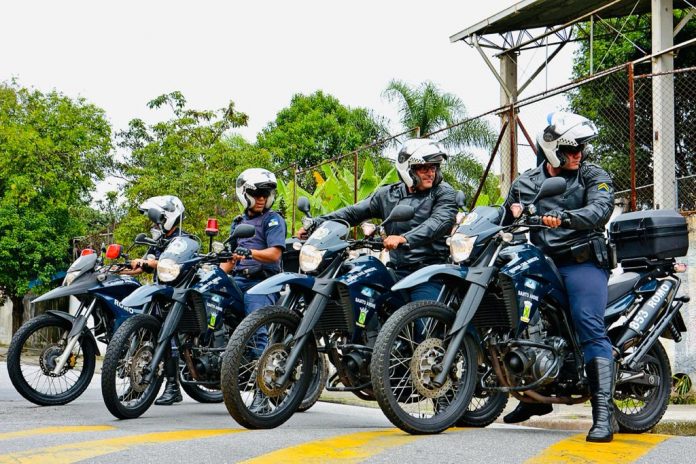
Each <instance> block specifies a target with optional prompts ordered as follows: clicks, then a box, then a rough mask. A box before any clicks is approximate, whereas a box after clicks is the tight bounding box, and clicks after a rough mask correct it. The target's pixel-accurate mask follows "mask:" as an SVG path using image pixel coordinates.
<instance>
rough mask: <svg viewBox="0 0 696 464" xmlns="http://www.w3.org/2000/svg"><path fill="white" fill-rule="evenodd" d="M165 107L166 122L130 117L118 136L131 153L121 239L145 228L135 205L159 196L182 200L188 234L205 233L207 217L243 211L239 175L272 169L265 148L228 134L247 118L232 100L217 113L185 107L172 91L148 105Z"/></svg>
mask: <svg viewBox="0 0 696 464" xmlns="http://www.w3.org/2000/svg"><path fill="white" fill-rule="evenodd" d="M165 105H167V106H169V107H170V109H171V111H172V113H173V117H172V118H171V119H170V120H168V121H162V122H158V123H156V124H153V125H151V126H147V125H146V124H145V123H144V122H143V121H142V120H140V119H134V120H132V121H131V122H130V123H129V126H128V129H127V130H125V131H122V132H120V133H119V134H117V137H118V144H119V146H120V147H122V148H126V149H128V150H129V151H130V155H129V157H128V159H127V161H126V162H125V163H124V165H123V171H124V173H125V175H126V178H127V183H126V186H125V196H126V200H127V204H128V206H129V207H130V208H129V209H128V212H127V213H126V215H125V217H124V218H123V220H122V221H121V222H120V224H119V226H118V227H117V229H116V237H117V239H118V240H120V241H122V242H128V241H131V240H133V237H135V235H137V234H138V233H140V232H143V231H144V230H146V228H149V225H148V220H147V218H146V217H145V216H143V215H141V214H139V212H138V211H137V209H136V208H135V207H136V206H137V205H139V204H140V203H142V202H143V201H144V200H145V199H147V198H149V197H152V196H157V195H176V196H178V197H179V198H180V199H181V201H182V202H183V203H184V206H185V208H186V219H185V221H184V228H185V229H186V230H187V232H189V233H196V234H198V235H199V236H203V229H204V228H205V224H206V222H205V221H206V219H207V218H208V217H209V216H216V217H218V219H219V220H220V224H221V225H223V224H226V223H228V224H229V223H230V222H231V220H232V218H233V217H234V216H236V215H237V214H239V213H240V211H241V207H240V205H239V203H236V197H235V191H234V187H235V185H234V184H235V180H236V178H237V176H238V175H239V173H241V171H243V170H244V169H246V168H249V167H265V168H270V167H271V159H270V155H269V153H268V151H267V150H264V149H258V148H256V147H254V146H253V145H251V144H249V143H248V142H246V141H245V140H244V139H243V138H242V137H241V136H239V135H231V134H229V133H228V131H229V129H231V128H234V127H239V126H243V125H246V122H247V115H246V114H244V113H241V112H238V111H237V110H236V109H235V108H234V103H233V102H230V103H229V105H228V106H227V107H226V108H223V109H221V110H218V111H208V110H206V111H199V110H194V109H189V108H187V107H186V99H185V98H184V96H183V95H182V94H181V93H180V92H172V93H170V94H166V95H161V96H159V97H157V98H155V99H154V100H152V101H150V102H149V103H148V107H150V108H154V109H158V108H161V107H163V106H165ZM223 230H225V229H223Z"/></svg>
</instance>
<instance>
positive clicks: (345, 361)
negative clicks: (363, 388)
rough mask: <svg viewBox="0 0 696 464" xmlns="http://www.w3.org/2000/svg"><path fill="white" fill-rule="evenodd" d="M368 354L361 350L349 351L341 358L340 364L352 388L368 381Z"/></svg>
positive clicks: (369, 357)
mask: <svg viewBox="0 0 696 464" xmlns="http://www.w3.org/2000/svg"><path fill="white" fill-rule="evenodd" d="M371 358H372V357H371V356H370V353H369V352H367V351H363V350H351V351H349V352H348V353H346V354H344V355H343V356H342V357H341V364H342V365H343V370H344V372H345V374H346V375H347V376H348V378H349V379H350V383H351V385H352V386H357V385H362V384H364V383H367V382H369V381H370V361H371Z"/></svg>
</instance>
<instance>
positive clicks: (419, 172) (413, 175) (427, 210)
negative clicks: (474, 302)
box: [298, 139, 457, 301]
mask: <svg viewBox="0 0 696 464" xmlns="http://www.w3.org/2000/svg"><path fill="white" fill-rule="evenodd" d="M445 159H447V152H446V151H445V149H444V148H443V147H442V145H441V144H439V143H437V142H436V141H434V140H431V139H411V140H407V141H406V142H405V143H404V144H403V146H402V147H401V150H400V151H399V154H398V155H397V159H396V163H395V164H396V170H397V172H398V174H399V178H400V179H401V182H398V183H395V184H391V185H385V186H383V187H380V188H379V189H377V190H376V191H375V192H374V193H373V194H372V195H370V196H369V197H368V198H366V199H364V200H362V201H360V202H358V203H356V204H355V205H351V206H346V207H345V208H341V209H339V210H337V211H334V212H332V213H329V214H325V215H323V216H319V217H317V218H315V219H314V221H315V223H316V224H317V225H318V224H321V223H322V222H324V221H328V220H336V219H338V220H344V221H346V222H348V223H349V224H350V225H351V226H356V225H358V224H360V223H361V222H363V221H366V220H368V219H372V218H380V219H382V220H384V219H385V218H387V216H389V214H390V213H391V211H392V210H393V209H394V207H395V206H396V205H409V206H413V208H414V209H415V216H414V217H413V219H411V220H410V221H404V222H395V223H391V224H388V225H387V226H386V233H387V234H388V237H387V238H386V239H385V241H384V245H385V249H387V250H389V263H388V266H389V267H391V268H393V269H394V271H395V273H396V275H397V278H398V279H403V278H404V277H406V276H407V275H409V274H411V273H412V272H414V271H416V270H418V269H420V268H422V267H426V266H428V265H430V264H438V263H444V262H447V258H448V257H449V247H448V246H447V244H446V243H445V238H446V236H447V235H448V234H449V233H450V231H451V229H452V226H453V225H454V221H455V217H456V215H457V205H456V201H455V191H454V189H453V188H452V187H451V186H450V185H449V184H448V183H447V182H444V181H443V179H442V172H441V169H440V165H441V163H442V162H443V161H444V160H445ZM303 234H305V231H304V228H302V229H300V231H299V232H298V235H299V236H300V237H302V235H303ZM401 243H408V244H409V247H408V248H402V247H398V245H400V244H401ZM441 287H442V286H441V285H440V284H436V283H433V282H426V283H422V284H420V285H418V286H416V287H414V288H412V289H411V290H410V292H409V297H410V299H411V301H419V300H436V299H437V297H438V295H439V293H440V289H441Z"/></svg>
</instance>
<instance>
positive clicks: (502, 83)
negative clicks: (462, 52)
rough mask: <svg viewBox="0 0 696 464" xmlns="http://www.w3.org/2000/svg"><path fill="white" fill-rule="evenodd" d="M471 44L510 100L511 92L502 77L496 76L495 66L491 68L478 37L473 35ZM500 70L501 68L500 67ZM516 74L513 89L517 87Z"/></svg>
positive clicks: (491, 64) (491, 65)
mask: <svg viewBox="0 0 696 464" xmlns="http://www.w3.org/2000/svg"><path fill="white" fill-rule="evenodd" d="M472 42H473V44H474V47H476V50H478V52H479V53H480V54H481V57H482V58H483V61H484V62H485V63H486V65H488V68H489V69H490V70H491V72H492V73H493V75H494V76H495V78H496V79H497V80H498V82H499V83H500V88H501V89H503V91H504V92H505V94H506V95H507V96H508V97H509V98H510V99H512V92H511V91H510V89H508V87H507V84H506V83H505V80H504V79H503V77H501V75H500V74H498V71H496V69H495V66H493V63H491V60H489V59H488V57H487V56H486V54H485V53H484V51H483V49H482V48H481V45H479V41H478V36H476V35H475V36H474V37H473V38H472ZM501 68H502V65H501ZM501 73H502V71H501ZM516 73H517V71H515V87H516V86H517V77H516ZM501 106H502V105H501Z"/></svg>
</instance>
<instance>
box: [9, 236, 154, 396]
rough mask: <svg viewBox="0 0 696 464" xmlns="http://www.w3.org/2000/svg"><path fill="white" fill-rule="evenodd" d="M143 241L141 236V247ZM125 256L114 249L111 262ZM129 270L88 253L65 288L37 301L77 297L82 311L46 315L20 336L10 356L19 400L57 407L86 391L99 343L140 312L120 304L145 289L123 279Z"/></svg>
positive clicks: (72, 269) (24, 327)
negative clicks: (123, 271) (137, 290)
mask: <svg viewBox="0 0 696 464" xmlns="http://www.w3.org/2000/svg"><path fill="white" fill-rule="evenodd" d="M143 237H144V235H142V236H140V235H139V236H138V238H137V239H136V243H139V241H142V240H143ZM121 250H122V249H121V246H120V245H115V244H114V245H110V246H109V248H108V249H107V250H106V257H107V258H110V259H117V258H119V257H121V256H122V253H121ZM123 256H126V255H123ZM129 268H130V265H129V263H127V262H126V263H121V264H111V265H104V262H103V256H100V255H99V254H97V253H96V252H95V251H94V250H90V249H87V250H85V251H83V255H82V256H80V257H79V258H78V259H77V260H76V261H75V262H74V263H72V265H71V266H70V267H69V268H68V270H67V274H66V276H65V279H64V280H63V284H62V285H61V286H60V287H58V288H56V289H53V290H51V291H49V292H47V293H45V294H43V295H41V296H40V297H38V298H36V299H34V300H33V301H32V304H35V303H40V302H44V301H50V300H55V299H58V298H63V297H67V296H74V297H76V298H77V299H78V300H79V302H80V306H79V308H78V309H77V311H76V313H75V315H71V314H70V313H69V312H68V310H67V308H66V309H65V310H60V311H58V310H49V311H46V313H44V314H41V315H40V316H37V317H35V318H33V319H31V320H29V321H27V322H25V323H24V324H23V325H22V327H20V328H19V330H18V331H17V333H15V334H14V336H13V337H12V341H11V343H10V347H9V349H8V352H7V370H8V373H9V376H10V380H11V381H12V385H14V387H15V389H16V390H17V391H18V392H19V394H21V395H22V396H23V397H24V398H26V399H27V400H29V401H31V402H32V403H35V404H38V405H40V406H56V405H62V404H67V403H69V402H71V401H73V400H74V399H76V398H77V397H79V396H80V395H81V394H82V393H83V392H84V391H85V389H86V388H87V386H88V385H89V383H90V381H91V379H92V376H93V375H94V369H95V365H96V357H97V356H98V355H99V349H98V347H97V340H98V341H100V342H102V343H106V344H108V343H109V341H110V340H111V338H112V336H113V334H114V332H115V331H116V330H117V329H118V327H119V326H120V325H121V324H123V322H124V321H125V320H126V319H128V318H129V317H131V316H132V315H133V314H134V313H136V312H137V311H139V309H140V308H137V307H135V308H133V307H126V306H124V305H123V304H121V302H120V301H121V300H122V299H123V298H125V297H126V296H128V295H130V294H131V293H132V292H133V291H134V290H135V289H137V288H139V287H140V283H138V281H137V280H135V279H134V278H132V277H128V276H122V275H118V273H119V272H120V271H121V270H123V269H129ZM88 321H91V322H92V323H91V328H90V327H88Z"/></svg>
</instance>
